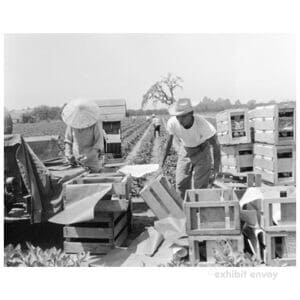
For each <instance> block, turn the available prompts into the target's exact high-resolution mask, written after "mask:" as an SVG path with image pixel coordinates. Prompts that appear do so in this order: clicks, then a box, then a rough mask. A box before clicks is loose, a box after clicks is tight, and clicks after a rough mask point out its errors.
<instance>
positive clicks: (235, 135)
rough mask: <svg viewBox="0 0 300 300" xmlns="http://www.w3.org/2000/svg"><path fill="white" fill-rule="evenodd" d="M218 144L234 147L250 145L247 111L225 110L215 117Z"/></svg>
mask: <svg viewBox="0 0 300 300" xmlns="http://www.w3.org/2000/svg"><path fill="white" fill-rule="evenodd" d="M216 121H217V133H218V139H219V142H220V144H223V145H236V144H247V143H251V135H250V127H249V119H248V110H247V109H234V110H225V111H223V112H220V113H218V114H217V116H216Z"/></svg>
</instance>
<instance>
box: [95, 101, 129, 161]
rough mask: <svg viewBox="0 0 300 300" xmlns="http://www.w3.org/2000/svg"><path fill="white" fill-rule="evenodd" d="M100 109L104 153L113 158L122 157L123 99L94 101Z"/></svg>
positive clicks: (124, 103) (124, 106)
mask: <svg viewBox="0 0 300 300" xmlns="http://www.w3.org/2000/svg"><path fill="white" fill-rule="evenodd" d="M94 102H95V103H96V104H97V105H98V107H99V109H100V120H99V121H100V125H101V126H102V128H103V130H104V133H105V137H104V148H105V149H104V150H105V153H109V154H111V156H112V157H113V158H120V157H122V146H121V139H122V132H121V120H122V119H124V118H125V117H126V101H125V100H123V99H111V100H95V101H94Z"/></svg>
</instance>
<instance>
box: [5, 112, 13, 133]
mask: <svg viewBox="0 0 300 300" xmlns="http://www.w3.org/2000/svg"><path fill="white" fill-rule="evenodd" d="M12 132H13V121H12V118H11V115H10V113H9V112H8V110H7V109H6V108H4V134H12Z"/></svg>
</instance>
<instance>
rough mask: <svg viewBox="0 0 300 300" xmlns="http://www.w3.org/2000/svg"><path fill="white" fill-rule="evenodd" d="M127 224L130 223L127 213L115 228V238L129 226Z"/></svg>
mask: <svg viewBox="0 0 300 300" xmlns="http://www.w3.org/2000/svg"><path fill="white" fill-rule="evenodd" d="M127 222H128V219H127V214H126V213H125V214H124V216H123V217H122V218H121V219H120V220H119V222H118V223H117V224H116V225H115V227H114V237H116V236H117V235H118V234H119V233H120V231H122V229H123V228H124V227H126V226H127Z"/></svg>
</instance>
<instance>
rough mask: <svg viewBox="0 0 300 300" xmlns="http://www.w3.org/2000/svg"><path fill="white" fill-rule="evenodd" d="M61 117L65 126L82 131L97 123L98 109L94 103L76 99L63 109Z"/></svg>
mask: <svg viewBox="0 0 300 300" xmlns="http://www.w3.org/2000/svg"><path fill="white" fill-rule="evenodd" d="M61 116H62V119H63V121H64V122H65V123H66V124H67V125H69V126H71V127H73V128H77V129H82V128H87V127H90V126H92V125H94V124H95V123H96V122H98V120H99V116H100V109H99V107H98V106H97V104H96V103H95V102H92V101H87V100H84V99H76V100H73V101H71V102H69V103H68V104H67V105H66V106H65V107H64V109H63V111H62V114H61Z"/></svg>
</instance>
